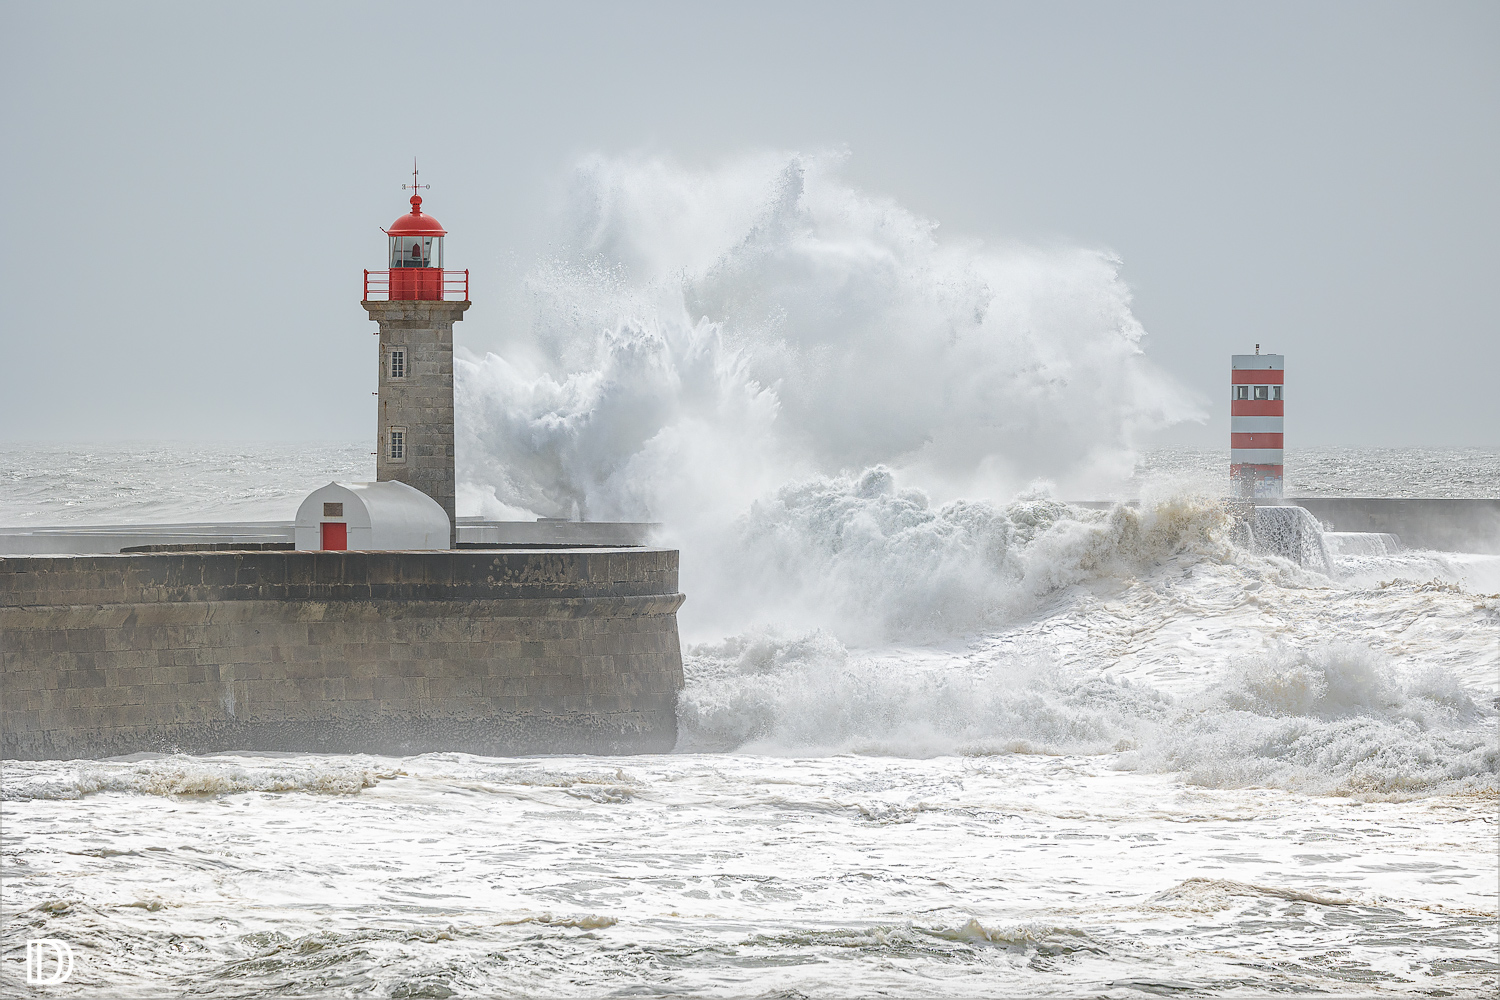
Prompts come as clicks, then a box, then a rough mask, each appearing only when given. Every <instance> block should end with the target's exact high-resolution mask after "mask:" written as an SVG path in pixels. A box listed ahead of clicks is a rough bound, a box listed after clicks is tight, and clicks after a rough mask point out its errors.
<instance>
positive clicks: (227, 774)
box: [0, 754, 401, 800]
mask: <svg viewBox="0 0 1500 1000" xmlns="http://www.w3.org/2000/svg"><path fill="white" fill-rule="evenodd" d="M5 771H6V773H5V782H4V783H3V785H0V797H3V798H5V799H11V800H17V799H80V798H83V797H84V796H86V795H95V794H98V793H101V792H126V793H130V794H134V795H226V794H232V793H235V792H311V793H314V794H319V795H354V794H356V793H358V792H359V791H361V790H362V789H365V788H371V787H373V786H374V785H375V784H376V782H379V781H383V780H387V779H390V778H395V777H398V776H399V775H400V774H401V772H400V771H398V770H396V769H393V768H390V767H376V766H374V765H373V764H372V765H369V766H364V765H359V764H349V763H339V762H333V761H322V760H319V759H317V758H308V757H298V758H289V759H269V760H267V759H253V758H244V757H238V758H235V757H192V756H188V755H186V754H177V755H173V756H170V757H161V758H156V759H152V760H137V761H99V762H89V763H80V764H79V765H78V766H76V767H74V768H73V769H72V770H70V771H67V772H64V773H62V774H59V773H58V771H57V768H56V766H55V765H47V764H33V763H31V762H27V761H11V762H7V764H6V767H5Z"/></svg>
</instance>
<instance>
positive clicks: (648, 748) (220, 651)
mask: <svg viewBox="0 0 1500 1000" xmlns="http://www.w3.org/2000/svg"><path fill="white" fill-rule="evenodd" d="M677 558H678V557H677V552H675V551H672V550H667V549H650V548H623V549H607V548H596V549H589V550H557V549H552V550H527V549H506V550H503V551H502V550H495V551H486V550H468V549H465V550H455V551H448V552H298V551H212V552H171V553H143V554H128V555H124V554H122V555H89V556H81V555H80V556H67V555H63V556H15V557H4V558H0V756H4V757H6V758H10V759H17V758H19V759H66V758H82V757H103V756H112V755H118V754H127V753H134V752H140V751H182V752H188V753H205V752H213V751H233V750H249V751H297V752H328V753H335V752H336V753H350V752H365V753H376V754H414V753H424V752H431V751H463V752H469V753H477V754H488V755H505V754H531V753H630V752H665V751H669V750H671V749H672V746H673V744H674V743H675V741H676V714H675V713H676V699H677V692H678V690H679V689H680V688H681V687H682V657H681V652H680V649H679V645H678V638H677V618H676V612H677V609H678V607H679V606H680V605H681V604H682V601H683V596H682V595H681V594H679V593H678V592H677Z"/></svg>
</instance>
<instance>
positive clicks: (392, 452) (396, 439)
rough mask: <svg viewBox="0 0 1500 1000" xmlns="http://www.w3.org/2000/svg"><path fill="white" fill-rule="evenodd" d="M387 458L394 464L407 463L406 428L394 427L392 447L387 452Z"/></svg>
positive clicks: (392, 429)
mask: <svg viewBox="0 0 1500 1000" xmlns="http://www.w3.org/2000/svg"><path fill="white" fill-rule="evenodd" d="M386 457H387V458H389V459H390V460H391V461H392V462H404V461H406V428H405V427H392V428H391V442H390V447H389V448H388V450H387V451H386Z"/></svg>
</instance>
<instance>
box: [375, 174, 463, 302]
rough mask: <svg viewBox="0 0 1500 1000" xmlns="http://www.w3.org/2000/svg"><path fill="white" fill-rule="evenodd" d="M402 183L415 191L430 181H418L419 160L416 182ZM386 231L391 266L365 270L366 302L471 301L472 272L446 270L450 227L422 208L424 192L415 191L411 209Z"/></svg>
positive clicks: (388, 259)
mask: <svg viewBox="0 0 1500 1000" xmlns="http://www.w3.org/2000/svg"><path fill="white" fill-rule="evenodd" d="M401 186H402V187H403V188H407V189H409V190H411V191H413V192H415V191H416V190H417V189H418V188H425V187H427V186H428V185H426V184H418V183H417V168H416V164H412V182H411V184H409V185H407V184H403V185H401ZM382 232H384V233H385V237H386V266H387V267H388V268H389V270H385V271H366V272H365V299H364V300H365V301H366V302H378V301H380V300H382V299H386V300H390V301H393V302H395V301H402V300H405V301H412V300H426V301H429V302H442V301H445V300H458V301H461V302H467V301H469V272H468V271H445V270H443V237H444V236H447V235H448V231H447V230H446V229H444V228H443V227H442V224H441V223H439V222H438V220H436V219H434V218H433V217H432V216H430V215H428V214H427V213H426V212H424V211H422V196H421V195H419V194H415V193H413V194H412V196H411V211H410V212H407V213H406V214H405V215H402V216H401V217H400V218H399V219H397V220H396V221H395V222H393V223H391V228H389V229H385V230H382Z"/></svg>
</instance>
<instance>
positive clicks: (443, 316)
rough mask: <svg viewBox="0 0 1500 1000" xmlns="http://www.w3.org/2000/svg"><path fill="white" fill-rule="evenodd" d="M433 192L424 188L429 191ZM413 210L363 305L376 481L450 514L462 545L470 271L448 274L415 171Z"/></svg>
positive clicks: (390, 238) (440, 233) (370, 276)
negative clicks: (370, 333)
mask: <svg viewBox="0 0 1500 1000" xmlns="http://www.w3.org/2000/svg"><path fill="white" fill-rule="evenodd" d="M426 186H427V185H421V187H426ZM402 187H403V188H407V187H410V188H411V190H412V196H411V211H410V212H408V213H406V214H405V215H402V216H401V217H400V218H399V219H397V220H396V221H395V222H394V223H392V224H391V227H390V228H389V229H387V230H385V234H386V237H387V239H386V243H387V261H388V263H389V268H390V269H389V270H386V271H366V272H365V297H364V301H363V302H361V303H360V304H361V305H362V306H364V308H365V311H366V312H368V313H369V314H370V318H371V319H372V320H374V321H375V322H376V323H379V324H380V329H379V331H378V332H379V335H380V380H379V387H380V388H379V392H378V395H379V397H380V399H379V406H378V417H377V428H376V452H375V454H376V458H375V478H376V480H377V481H380V482H386V481H390V480H395V481H397V482H402V483H406V484H407V485H408V486H412V487H415V488H416V489H419V490H421V491H422V492H423V493H426V494H427V495H428V496H430V497H432V499H434V500H436V501H437V502H438V505H439V506H441V507H442V508H443V511H444V512H445V513H446V514H447V515H448V525H449V546H450V547H452V546H453V545H454V544H455V542H456V541H457V530H458V529H457V522H456V521H455V520H454V518H455V513H456V512H455V495H456V493H457V485H456V481H455V476H454V470H453V324H454V323H456V322H458V321H459V320H461V319H463V315H464V311H465V310H466V309H468V308H469V272H468V271H445V270H443V237H444V236H446V235H448V234H447V231H446V230H444V229H443V227H442V226H441V225H439V224H438V221H437V220H436V219H434V218H433V217H432V216H430V215H427V214H426V213H424V212H423V211H422V196H421V195H419V194H417V193H416V191H417V189H418V187H419V186H418V184H417V170H416V166H415V164H413V167H412V183H411V184H410V185H405V184H403V185H402Z"/></svg>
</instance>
